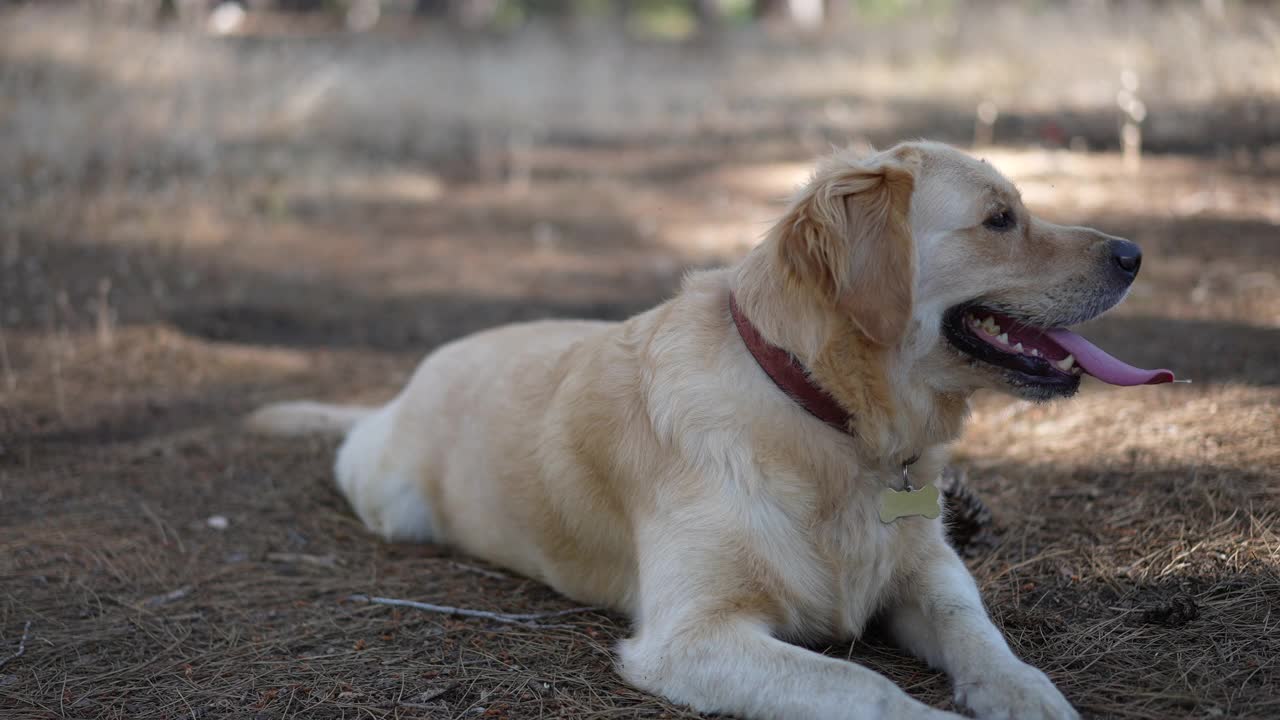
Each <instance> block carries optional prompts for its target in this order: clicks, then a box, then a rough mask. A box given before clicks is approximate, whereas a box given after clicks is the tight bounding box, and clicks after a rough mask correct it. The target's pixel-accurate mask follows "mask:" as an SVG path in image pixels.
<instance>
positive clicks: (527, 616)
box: [347, 595, 600, 627]
mask: <svg viewBox="0 0 1280 720" xmlns="http://www.w3.org/2000/svg"><path fill="white" fill-rule="evenodd" d="M347 599H348V600H351V601H353V602H367V603H373V604H375V605H394V606H396V607H408V608H413V609H415V610H426V611H427V612H434V613H441V614H443V615H456V616H459V617H473V618H484V619H486V620H496V621H498V622H504V623H512V624H515V625H532V626H533V627H546V626H538V625H536V624H534V623H533V622H531V621H534V620H546V619H549V618H556V617H564V616H565V615H575V614H577V613H584V612H594V611H596V610H599V609H600V608H596V607H576V608H569V609H568V610H555V611H553V612H543V613H497V612H489V611H488V610H471V609H469V608H459V607H452V606H449V605H433V604H432V603H424V602H417V601H416V600H399V599H396V598H384V597H370V596H368V595H352V596H350V597H348V598H347Z"/></svg>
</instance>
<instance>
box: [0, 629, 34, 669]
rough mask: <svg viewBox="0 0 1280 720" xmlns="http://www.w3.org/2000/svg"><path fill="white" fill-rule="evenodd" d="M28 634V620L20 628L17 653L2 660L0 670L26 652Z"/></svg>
mask: <svg viewBox="0 0 1280 720" xmlns="http://www.w3.org/2000/svg"><path fill="white" fill-rule="evenodd" d="M29 632H31V621H30V620H28V621H27V624H26V625H24V626H23V627H22V638H21V639H20V640H18V652H16V653H14V654H12V655H10V656H9V657H7V658H4V659H3V660H0V668H2V667H4V666H5V665H8V664H9V663H11V662H13V661H14V660H17V659H18V658H20V657H22V656H23V654H25V653H26V652H27V633H29Z"/></svg>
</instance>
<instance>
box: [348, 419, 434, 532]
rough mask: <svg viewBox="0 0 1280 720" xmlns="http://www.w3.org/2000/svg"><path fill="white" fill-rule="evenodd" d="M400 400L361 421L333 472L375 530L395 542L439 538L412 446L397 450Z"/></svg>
mask: <svg viewBox="0 0 1280 720" xmlns="http://www.w3.org/2000/svg"><path fill="white" fill-rule="evenodd" d="M398 408H399V403H398V402H395V401H393V402H391V403H390V404H388V405H387V406H386V407H383V408H381V409H379V410H378V411H376V412H374V413H373V414H372V415H370V416H368V417H367V418H365V419H363V420H361V421H360V422H358V423H356V425H355V427H353V428H352V429H351V432H350V434H348V435H347V439H346V441H345V442H343V443H342V447H341V448H339V450H338V459H337V462H335V463H334V474H335V476H336V477H337V480H338V487H340V488H341V489H342V492H343V494H344V495H346V496H347V500H348V502H350V503H351V507H352V508H353V509H354V510H355V511H356V514H357V515H359V516H360V519H361V520H363V521H364V524H365V525H366V526H367V527H368V528H369V529H370V530H372V531H373V532H375V533H377V534H378V535H381V536H382V537H383V538H385V539H386V540H390V541H410V542H426V541H430V540H434V539H437V538H436V537H435V533H434V532H433V527H432V521H431V509H430V507H429V505H428V501H427V496H426V493H425V492H424V491H423V490H424V487H423V478H422V469H421V467H420V463H419V462H418V460H417V455H416V453H414V452H412V450H411V447H412V446H410V447H400V448H397V447H396V443H395V442H394V441H393V437H392V436H393V435H394V433H395V430H396V414H397V410H398Z"/></svg>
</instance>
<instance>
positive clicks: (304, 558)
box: [267, 552, 338, 568]
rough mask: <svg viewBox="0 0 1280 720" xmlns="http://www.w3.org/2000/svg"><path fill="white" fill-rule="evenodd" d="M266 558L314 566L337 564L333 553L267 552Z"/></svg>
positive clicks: (329, 566) (333, 565)
mask: <svg viewBox="0 0 1280 720" xmlns="http://www.w3.org/2000/svg"><path fill="white" fill-rule="evenodd" d="M267 559H268V560H270V561H271V562H278V563H289V564H292V563H302V564H304V565H315V566H316V567H325V568H332V567H337V566H338V558H337V557H335V556H333V555H306V554H304V553H286V552H269V553H267Z"/></svg>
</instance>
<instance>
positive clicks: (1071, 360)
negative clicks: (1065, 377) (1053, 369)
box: [1057, 355, 1076, 371]
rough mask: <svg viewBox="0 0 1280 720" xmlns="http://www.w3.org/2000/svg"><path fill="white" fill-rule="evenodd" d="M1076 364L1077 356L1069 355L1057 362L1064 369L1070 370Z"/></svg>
mask: <svg viewBox="0 0 1280 720" xmlns="http://www.w3.org/2000/svg"><path fill="white" fill-rule="evenodd" d="M1075 364H1076V356H1075V355H1068V356H1066V357H1064V358H1062V359H1061V360H1059V361H1058V362H1057V365H1058V367H1059V368H1061V369H1062V370H1064V371H1070V370H1071V368H1072V366H1074V365H1075Z"/></svg>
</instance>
